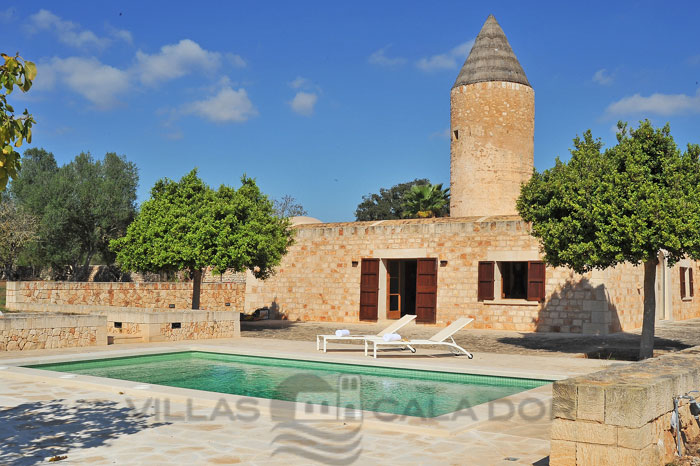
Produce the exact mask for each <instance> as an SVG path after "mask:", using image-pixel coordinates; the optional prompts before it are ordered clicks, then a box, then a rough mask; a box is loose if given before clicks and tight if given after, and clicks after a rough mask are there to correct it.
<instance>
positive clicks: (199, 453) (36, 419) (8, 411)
mask: <svg viewBox="0 0 700 466" xmlns="http://www.w3.org/2000/svg"><path fill="white" fill-rule="evenodd" d="M309 328H310V327H309ZM364 328H369V327H364ZM433 330H435V329H429V331H430V332H432V331H433ZM285 331H287V332H288V331H289V330H285ZM419 331H424V330H420V329H419ZM261 332H262V331H261ZM250 333H252V332H246V334H250ZM462 333H470V332H469V331H468V330H465V331H462ZM260 334H261V333H256V335H260ZM277 335H280V334H277ZM462 338H464V337H462ZM193 346H196V347H197V348H202V349H209V350H212V351H226V352H235V353H239V354H258V355H264V356H282V357H288V358H305V359H316V360H323V361H333V362H346V363H366V364H379V365H386V366H391V367H406V368H418V369H421V368H422V369H431V370H444V371H456V372H471V373H490V374H502V375H514V376H518V375H519V376H528V375H529V376H530V377H545V376H546V377H557V378H560V377H567V376H573V375H578V374H584V373H588V372H592V371H596V370H599V369H601V368H603V367H605V366H608V365H609V364H611V363H613V361H601V360H590V359H583V358H568V357H557V358H553V357H547V356H537V355H534V356H533V355H530V354H528V355H518V354H496V353H492V352H481V351H480V350H481V349H482V348H479V350H476V349H475V348H474V347H473V346H472V347H471V348H470V349H474V350H475V351H474V352H475V356H474V359H473V360H469V359H467V358H464V357H454V356H451V355H449V356H447V355H445V353H444V352H442V353H441V354H438V353H439V352H435V351H432V350H429V349H421V350H419V353H418V355H410V354H405V353H404V352H401V351H390V352H386V353H384V354H383V355H382V356H383V357H382V358H379V359H378V360H373V359H372V358H367V357H365V356H364V355H363V353H362V350H361V348H360V347H358V346H356V345H337V346H335V345H334V347H335V348H337V349H338V350H337V351H334V352H329V353H328V354H325V355H324V354H322V353H319V352H317V351H316V349H315V341H313V340H311V339H307V340H306V341H289V340H280V339H268V338H241V339H232V340H209V341H198V342H178V343H162V344H160V343H156V344H154V343H152V344H131V345H112V346H109V347H103V348H97V349H93V348H90V349H89V350H88V349H85V348H83V349H80V348H70V349H63V350H41V351H25V352H7V353H3V354H1V355H0V366H9V367H10V369H5V370H4V372H3V371H2V370H0V438H2V439H3V441H2V442H1V443H0V458H2V461H1V462H2V463H3V464H17V465H34V464H41V463H42V462H44V461H46V459H47V458H49V457H52V456H54V455H66V456H67V458H66V459H65V460H63V461H62V462H61V463H60V464H91V465H92V464H95V465H99V464H144V465H146V464H147V465H154V464H172V463H173V462H177V463H181V464H236V463H245V464H287V465H288V464H309V463H313V461H310V460H309V459H308V458H306V457H302V456H298V453H299V451H298V450H294V448H302V449H304V451H309V449H312V450H314V451H316V452H318V451H323V453H324V454H325V455H326V459H328V457H329V456H330V458H331V459H333V460H335V461H336V464H349V463H348V462H347V461H345V460H350V459H351V458H348V455H349V454H348V451H347V449H346V446H344V445H345V444H343V442H344V441H345V440H343V439H349V438H352V439H354V440H359V446H358V447H357V448H356V449H355V450H353V452H355V453H357V451H359V450H361V451H360V453H359V457H357V458H356V464H380V463H381V464H400V463H403V464H470V465H513V464H520V465H523V464H537V465H545V464H547V455H548V452H549V430H550V425H551V420H550V417H551V415H550V412H549V410H548V409H547V410H546V411H545V412H542V413H538V415H536V416H534V417H533V416H532V412H530V411H526V412H523V413H522V415H521V414H518V413H516V414H514V415H511V416H505V417H504V418H503V419H493V418H489V417H484V418H481V420H480V421H479V422H472V421H471V420H470V419H464V425H462V428H459V429H457V430H455V431H452V432H448V431H445V430H444V429H443V430H440V429H434V430H431V429H430V428H419V429H417V430H416V429H411V428H410V427H411V426H410V425H408V424H410V423H408V424H406V425H408V427H409V428H408V429H406V428H403V427H401V428H399V426H398V425H396V428H394V425H392V424H385V426H384V427H378V426H377V425H374V426H372V425H368V423H365V424H363V426H362V427H361V429H360V431H359V433H358V431H357V430H356V429H355V427H354V426H352V425H346V424H345V423H343V422H339V421H332V422H330V421H323V422H317V423H315V425H314V427H315V428H317V429H322V430H323V432H324V434H323V436H322V437H321V438H318V437H316V438H314V437H313V435H311V434H308V435H307V434H306V433H301V432H300V431H298V430H295V431H290V430H289V429H287V430H286V431H285V429H284V428H280V426H279V425H278V423H276V422H274V421H272V420H271V419H270V418H269V416H267V415H266V414H264V413H263V414H261V415H260V417H258V418H257V419H256V420H254V421H250V420H241V419H235V420H230V419H228V418H226V417H223V418H222V417H221V416H219V417H217V418H216V419H214V420H192V419H190V420H177V419H165V418H164V416H163V413H162V412H161V413H160V415H158V414H156V412H155V411H154V409H150V410H148V413H147V414H146V415H143V416H137V415H135V413H134V411H131V410H130V408H129V404H128V400H131V402H132V403H133V405H135V406H136V407H137V408H140V407H142V406H144V404H145V403H146V402H147V400H148V399H149V398H150V397H152V396H154V395H153V394H152V393H151V392H149V391H148V390H137V389H136V388H135V386H136V385H137V384H135V383H134V382H128V383H126V382H125V383H122V386H116V385H115V386H111V387H110V386H98V385H95V384H90V383H85V382H83V381H81V379H80V378H77V379H62V378H58V377H54V376H52V377H51V378H50V379H41V378H36V377H34V378H32V377H28V376H26V375H21V374H16V373H11V371H12V370H13V369H12V366H13V365H20V364H25V363H28V362H29V361H30V360H32V362H34V363H36V362H50V361H51V360H52V359H65V358H66V357H69V358H75V359H80V358H85V357H89V358H94V357H114V356H120V355H126V354H130V353H133V352H149V351H172V350H175V351H177V350H184V349H187V348H189V347H193ZM80 377H84V376H80ZM171 390H172V389H171ZM162 392H163V390H161V393H162ZM199 393H201V392H199ZM525 393H526V394H528V395H527V396H530V397H536V398H537V399H540V400H542V401H543V403H542V404H541V406H547V407H549V406H550V401H551V385H547V386H545V387H540V388H539V389H535V390H534V391H533V392H532V393H531V392H525ZM514 396H515V397H516V399H515V402H517V401H518V399H517V397H518V395H514ZM520 399H522V397H521V398H520ZM192 400H193V401H192V405H193V408H192V411H193V414H195V415H200V414H201V415H205V416H209V415H210V414H211V413H212V405H211V404H207V403H205V402H204V401H206V400H204V399H203V398H198V397H197V396H194V397H193V398H192ZM171 401H172V404H171V406H170V413H171V414H172V415H181V414H183V413H185V411H186V409H187V406H186V404H185V403H184V399H183V398H182V397H179V398H178V397H177V396H174V397H173V398H172V400H171ZM261 406H262V405H261ZM234 409H235V408H234ZM494 412H496V413H498V410H496V411H494ZM461 422H462V419H459V420H457V421H455V423H457V424H459V423H461ZM465 426H466V427H465ZM280 434H292V435H291V436H289V435H287V436H285V435H282V436H279V435H280ZM297 434H298V435H297ZM299 435H301V436H302V437H301V438H300V437H299ZM354 440H353V441H354ZM346 443H347V442H346ZM324 448H325V450H324Z"/></svg>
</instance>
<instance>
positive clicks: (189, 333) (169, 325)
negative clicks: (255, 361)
mask: <svg viewBox="0 0 700 466" xmlns="http://www.w3.org/2000/svg"><path fill="white" fill-rule="evenodd" d="M95 313H99V314H102V315H104V316H105V317H106V319H107V332H108V334H109V335H110V336H115V337H127V338H135V339H138V340H139V341H142V342H144V343H148V342H156V341H180V340H207V339H212V338H237V337H240V336H241V325H240V313H238V312H224V311H154V310H151V309H128V310H103V311H97V310H96V311H95ZM115 323H118V324H120V326H121V328H118V327H117V325H115ZM173 324H179V328H174V327H176V326H177V325H176V326H173Z"/></svg>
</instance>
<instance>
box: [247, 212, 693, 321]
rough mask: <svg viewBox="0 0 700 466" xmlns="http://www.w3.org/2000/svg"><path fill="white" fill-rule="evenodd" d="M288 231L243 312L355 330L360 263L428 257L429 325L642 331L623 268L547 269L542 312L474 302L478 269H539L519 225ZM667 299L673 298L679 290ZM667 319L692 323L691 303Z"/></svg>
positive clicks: (631, 282) (536, 306)
mask: <svg viewBox="0 0 700 466" xmlns="http://www.w3.org/2000/svg"><path fill="white" fill-rule="evenodd" d="M295 231H296V235H295V243H294V245H292V246H291V248H290V249H289V253H288V254H287V255H286V256H285V257H284V259H283V260H282V263H281V265H280V267H278V269H277V271H276V274H275V275H274V276H272V277H271V278H269V279H268V280H266V281H264V282H262V281H258V280H255V279H254V278H253V277H252V276H250V275H249V276H248V278H247V284H246V299H245V309H246V312H252V311H253V310H255V309H257V308H260V307H263V306H268V307H270V308H271V309H272V310H273V311H274V312H277V313H278V314H281V315H283V316H285V317H286V318H288V319H291V320H297V319H299V320H315V321H331V322H357V321H358V319H359V307H360V305H359V300H360V270H361V267H360V265H361V261H362V259H363V258H380V259H387V258H406V259H408V258H410V259H415V258H420V257H432V258H435V259H437V260H438V261H440V262H442V261H444V262H442V264H441V265H440V266H439V267H438V277H437V280H438V286H437V315H436V323H437V324H438V325H444V324H447V323H448V322H452V321H454V320H455V319H457V318H458V317H462V316H469V317H472V318H474V324H473V326H474V328H480V329H498V330H517V331H551V332H569V333H599V334H605V333H609V332H614V331H620V330H630V329H634V328H638V327H640V326H641V322H642V320H641V319H642V305H643V295H642V284H643V280H642V278H643V277H642V275H643V269H642V267H641V266H639V267H634V266H632V265H629V264H623V265H620V266H617V267H615V268H611V269H608V270H604V271H593V272H590V273H587V274H584V275H580V274H576V273H574V272H573V271H572V270H570V269H566V268H551V267H548V268H547V270H546V284H545V296H546V299H545V301H544V302H542V303H539V302H529V301H525V300H501V299H495V300H493V301H485V302H479V301H478V299H477V278H478V276H477V275H478V263H479V261H531V260H540V255H539V252H538V243H537V240H536V239H535V238H533V237H532V236H530V234H529V227H528V225H527V224H526V223H525V222H523V221H522V220H520V218H519V217H515V216H512V217H489V218H439V219H414V220H386V221H377V222H353V223H333V224H315V225H299V226H297V227H295ZM677 267H678V266H676V267H675V268H674V269H672V270H671V271H670V273H671V277H673V276H675V275H677V272H676V268H677ZM693 267H695V269H697V264H696V263H693ZM380 270H381V269H380ZM696 276H697V274H696ZM676 280H678V278H676ZM382 287H386V284H385V283H382V279H381V275H380V298H379V302H380V311H379V320H383V319H386V315H385V314H384V315H382V309H383V308H382V300H385V299H386V294H384V295H382ZM669 292H670V293H672V294H673V293H677V292H678V286H676V284H672V285H671V286H670V287H669ZM674 306H675V304H674ZM384 309H385V306H384ZM676 311H677V312H678V315H675V314H673V312H676ZM672 314H673V315H672V316H671V317H673V318H675V319H679V318H691V317H700V302H699V301H698V298H695V299H693V300H690V301H687V302H683V303H682V307H674V309H673V311H672Z"/></svg>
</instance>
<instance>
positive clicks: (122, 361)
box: [25, 351, 551, 418]
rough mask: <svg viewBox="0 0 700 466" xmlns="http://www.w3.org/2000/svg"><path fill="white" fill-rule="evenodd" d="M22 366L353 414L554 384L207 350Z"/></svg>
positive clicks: (437, 407) (401, 410)
mask: <svg viewBox="0 0 700 466" xmlns="http://www.w3.org/2000/svg"><path fill="white" fill-rule="evenodd" d="M25 367H30V368H33V369H45V370H51V371H58V372H70V373H74V374H84V375H91V376H97V377H108V378H112V379H121V380H129V381H133V382H141V383H147V384H158V385H166V386H170V387H180V388H188V389H196V390H206V391H210V392H218V393H227V394H233V395H241V396H251V397H256V398H266V399H271V400H284V401H300V402H301V401H303V402H306V403H310V404H319V405H324V404H329V405H331V406H340V405H341V404H342V403H346V404H345V406H347V403H348V400H354V401H353V402H352V403H353V406H354V407H355V408H356V409H362V410H366V411H375V412H380V413H389V414H398V415H406V416H418V417H427V418H432V417H437V416H441V415H444V414H448V413H452V412H455V411H458V410H462V409H466V408H470V407H473V406H476V405H479V404H482V403H486V402H489V401H493V400H496V399H499V398H503V397H506V396H510V395H513V394H515V393H519V392H522V391H524V390H529V389H533V388H537V387H540V386H542V385H545V384H548V383H551V381H548V380H538V379H520V378H509V377H494V376H486V375H473V374H458V373H452V372H436V371H425V370H411V369H394V368H386V367H376V366H364V365H356V364H337V363H326V362H315V361H303V360H296V359H282V358H268V357H258V356H243V355H233V354H222V353H210V352H204V351H184V352H176V353H165V354H157V355H140V356H128V357H121V358H110V359H96V360H89V361H73V362H63V363H52V364H39V365H30V366H25ZM341 382H343V383H341ZM348 382H350V383H348ZM329 393H331V394H333V395H334V396H329ZM336 395H337V396H336Z"/></svg>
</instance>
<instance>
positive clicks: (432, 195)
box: [401, 183, 450, 218]
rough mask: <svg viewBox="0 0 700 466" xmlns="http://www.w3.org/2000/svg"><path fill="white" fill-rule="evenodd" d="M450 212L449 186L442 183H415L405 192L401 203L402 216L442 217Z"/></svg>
mask: <svg viewBox="0 0 700 466" xmlns="http://www.w3.org/2000/svg"><path fill="white" fill-rule="evenodd" d="M449 213H450V188H445V189H442V183H439V184H428V185H415V186H412V187H411V190H410V191H409V192H408V193H407V194H406V198H405V201H404V203H403V212H402V213H401V216H402V217H404V218H429V217H443V216H446V215H449Z"/></svg>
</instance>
